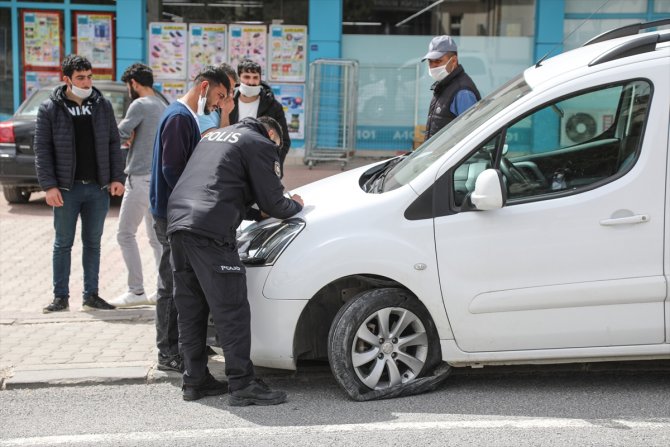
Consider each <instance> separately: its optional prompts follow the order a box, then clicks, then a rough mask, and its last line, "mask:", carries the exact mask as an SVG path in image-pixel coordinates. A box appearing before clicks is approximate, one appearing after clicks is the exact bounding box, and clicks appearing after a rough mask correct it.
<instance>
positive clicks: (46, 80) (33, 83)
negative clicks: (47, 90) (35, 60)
mask: <svg viewBox="0 0 670 447" xmlns="http://www.w3.org/2000/svg"><path fill="white" fill-rule="evenodd" d="M24 76H25V78H24V83H23V88H24V94H25V96H24V98H27V97H29V96H30V95H31V94H32V93H33V92H34V91H36V90H39V89H40V88H42V87H46V86H54V87H55V86H56V85H57V84H59V83H60V81H61V74H60V70H59V71H26V72H25V75H24Z"/></svg>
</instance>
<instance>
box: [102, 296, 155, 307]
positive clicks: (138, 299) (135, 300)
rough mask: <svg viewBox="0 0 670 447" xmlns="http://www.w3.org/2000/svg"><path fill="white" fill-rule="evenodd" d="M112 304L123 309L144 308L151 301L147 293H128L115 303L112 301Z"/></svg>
mask: <svg viewBox="0 0 670 447" xmlns="http://www.w3.org/2000/svg"><path fill="white" fill-rule="evenodd" d="M110 304H112V305H113V306H116V307H118V308H122V309H123V308H124V307H134V306H144V305H146V304H149V299H148V298H147V294H146V293H142V294H141V295H136V294H134V293H133V292H126V293H124V294H123V295H121V296H119V297H118V298H116V299H115V300H114V301H110Z"/></svg>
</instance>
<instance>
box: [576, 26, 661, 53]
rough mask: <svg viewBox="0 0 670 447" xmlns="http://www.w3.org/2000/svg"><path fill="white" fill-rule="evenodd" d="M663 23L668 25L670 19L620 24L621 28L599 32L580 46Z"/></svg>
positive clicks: (631, 33)
mask: <svg viewBox="0 0 670 447" xmlns="http://www.w3.org/2000/svg"><path fill="white" fill-rule="evenodd" d="M663 25H670V19H661V20H654V21H653V22H640V23H633V24H632V25H626V26H622V27H621V28H616V29H612V30H609V31H605V32H604V33H602V34H599V35H597V36H596V37H594V38H592V39H591V40H589V41H587V42H586V43H585V44H584V45H582V46H583V47H585V46H587V45H591V44H594V43H598V42H605V41H606V40H611V39H616V38H617V37H626V36H633V35H635V34H637V33H639V32H640V31H641V30H644V29H649V28H655V27H657V26H663Z"/></svg>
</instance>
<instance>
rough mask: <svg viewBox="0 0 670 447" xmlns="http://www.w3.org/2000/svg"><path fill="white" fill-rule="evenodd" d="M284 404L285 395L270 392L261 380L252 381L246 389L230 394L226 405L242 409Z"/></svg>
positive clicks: (283, 393)
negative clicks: (248, 406)
mask: <svg viewBox="0 0 670 447" xmlns="http://www.w3.org/2000/svg"><path fill="white" fill-rule="evenodd" d="M284 402H286V393H285V392H283V391H272V390H271V389H270V387H268V386H267V385H266V384H265V382H263V381H262V380H261V379H254V380H252V381H251V383H250V384H249V385H247V386H246V388H242V389H241V390H235V391H231V392H230V397H229V398H228V405H231V406H233V407H244V406H247V405H277V404H282V403H284Z"/></svg>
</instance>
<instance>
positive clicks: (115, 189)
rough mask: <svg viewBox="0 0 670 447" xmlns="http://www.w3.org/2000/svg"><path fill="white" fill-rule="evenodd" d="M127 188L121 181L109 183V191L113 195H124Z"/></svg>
mask: <svg viewBox="0 0 670 447" xmlns="http://www.w3.org/2000/svg"><path fill="white" fill-rule="evenodd" d="M125 190H126V188H124V186H123V183H121V182H112V183H110V184H109V193H110V194H111V195H113V196H122V195H123V192H124V191H125Z"/></svg>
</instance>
